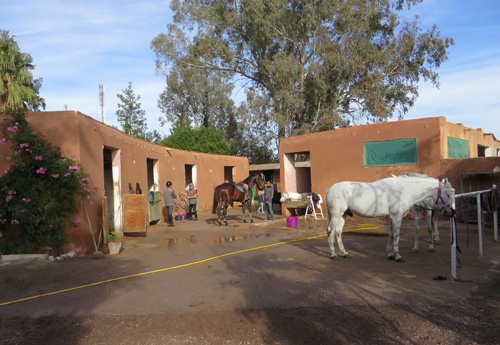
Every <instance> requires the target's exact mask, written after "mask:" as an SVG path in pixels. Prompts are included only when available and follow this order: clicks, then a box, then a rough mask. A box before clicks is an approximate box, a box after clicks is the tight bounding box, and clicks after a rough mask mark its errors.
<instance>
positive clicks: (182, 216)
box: [177, 213, 186, 220]
mask: <svg viewBox="0 0 500 345" xmlns="http://www.w3.org/2000/svg"><path fill="white" fill-rule="evenodd" d="M177 214H178V215H179V216H181V218H182V220H184V219H186V214H185V213H177Z"/></svg>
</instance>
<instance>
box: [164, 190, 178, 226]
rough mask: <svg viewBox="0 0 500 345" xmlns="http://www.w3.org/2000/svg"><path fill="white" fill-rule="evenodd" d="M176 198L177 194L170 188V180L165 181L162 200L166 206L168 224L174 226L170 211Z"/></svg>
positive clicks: (172, 209) (171, 211)
mask: <svg viewBox="0 0 500 345" xmlns="http://www.w3.org/2000/svg"><path fill="white" fill-rule="evenodd" d="M176 200H177V194H175V190H174V188H172V181H167V183H166V188H165V189H164V190H163V201H164V202H165V207H166V208H167V216H168V226H174V221H173V216H172V213H173V211H174V205H175V201H176Z"/></svg>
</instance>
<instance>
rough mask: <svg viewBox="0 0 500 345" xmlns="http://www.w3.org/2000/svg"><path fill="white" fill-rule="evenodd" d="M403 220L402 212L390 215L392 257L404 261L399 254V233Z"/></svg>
mask: <svg viewBox="0 0 500 345" xmlns="http://www.w3.org/2000/svg"><path fill="white" fill-rule="evenodd" d="M402 222H403V214H397V215H393V216H391V229H392V230H391V231H392V240H393V246H392V248H393V251H394V258H395V260H396V261H397V262H405V260H404V259H403V257H402V256H401V255H399V234H400V230H401V223H402Z"/></svg>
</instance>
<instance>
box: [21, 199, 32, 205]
mask: <svg viewBox="0 0 500 345" xmlns="http://www.w3.org/2000/svg"><path fill="white" fill-rule="evenodd" d="M23 201H24V202H25V203H27V204H29V203H30V202H31V199H30V198H23Z"/></svg>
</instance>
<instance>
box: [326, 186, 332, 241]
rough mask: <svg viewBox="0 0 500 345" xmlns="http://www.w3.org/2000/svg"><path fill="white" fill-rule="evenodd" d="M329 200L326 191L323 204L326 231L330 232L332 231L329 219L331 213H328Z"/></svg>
mask: <svg viewBox="0 0 500 345" xmlns="http://www.w3.org/2000/svg"><path fill="white" fill-rule="evenodd" d="M330 202H331V201H330V200H328V192H326V204H325V216H326V232H327V233H328V234H330V231H332V229H331V226H330V220H331V219H332V215H331V213H330Z"/></svg>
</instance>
